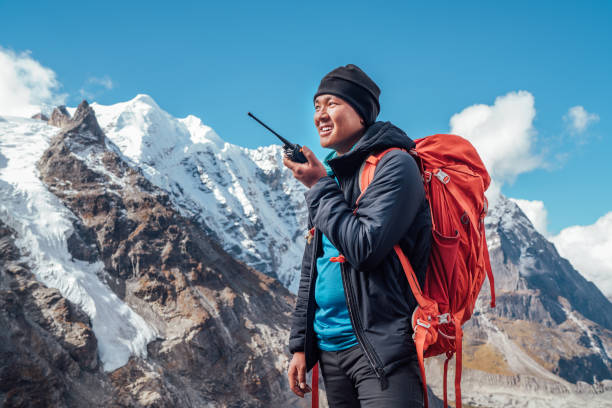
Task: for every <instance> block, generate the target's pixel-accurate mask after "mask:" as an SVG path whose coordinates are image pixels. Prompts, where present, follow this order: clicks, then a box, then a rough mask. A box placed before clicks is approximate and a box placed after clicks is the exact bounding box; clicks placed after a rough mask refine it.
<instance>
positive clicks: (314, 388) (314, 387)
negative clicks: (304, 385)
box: [311, 363, 319, 408]
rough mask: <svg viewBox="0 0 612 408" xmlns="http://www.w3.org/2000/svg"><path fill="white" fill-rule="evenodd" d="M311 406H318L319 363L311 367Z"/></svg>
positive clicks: (317, 407)
mask: <svg viewBox="0 0 612 408" xmlns="http://www.w3.org/2000/svg"><path fill="white" fill-rule="evenodd" d="M311 401H312V408H319V363H316V364H315V365H314V367H313V368H312V400H311Z"/></svg>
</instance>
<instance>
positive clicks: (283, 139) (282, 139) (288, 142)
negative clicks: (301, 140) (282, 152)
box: [247, 112, 294, 147]
mask: <svg viewBox="0 0 612 408" xmlns="http://www.w3.org/2000/svg"><path fill="white" fill-rule="evenodd" d="M247 114H248V115H249V116H250V117H252V118H253V119H255V120H256V121H258V122H259V124H260V125H262V126H263V127H265V128H266V129H268V130H269V131H270V132H272V133H274V134H275V135H276V137H278V138H279V139H280V140H281V142H283V143H284V144H286V145H290V146H291V147H293V146H294V144H293V143H291V142H290V141H288V140H287V139H285V138H284V137H282V136H281V135H279V134H278V133H276V132H275V131H273V130H272V129H270V127H269V126H268V125H266V124H265V123H263V122H262V121H261V120H259V119H257V118H256V117H255V115H253V114H252V113H251V112H248V113H247Z"/></svg>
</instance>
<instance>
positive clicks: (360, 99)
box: [313, 64, 380, 126]
mask: <svg viewBox="0 0 612 408" xmlns="http://www.w3.org/2000/svg"><path fill="white" fill-rule="evenodd" d="M323 94H331V95H336V96H339V97H340V98H342V99H344V100H345V101H347V102H348V103H349V104H350V105H351V106H352V107H353V108H354V109H355V110H356V111H357V113H358V114H359V115H360V116H361V117H362V118H363V120H364V121H365V123H366V126H370V125H371V124H372V123H374V122H375V121H376V117H377V116H378V113H379V112H380V104H379V103H378V97H379V96H380V89H379V88H378V86H377V85H376V83H374V81H372V79H370V77H369V76H367V75H366V73H365V72H363V71H362V70H361V69H360V68H359V67H358V66H356V65H353V64H348V65H346V66H344V67H338V68H336V69H334V70H333V71H331V72H330V73H329V74H327V75H325V76H324V77H323V79H322V80H321V84H319V89H318V90H317V93H316V94H315V96H314V98H313V101H314V100H315V99H316V98H317V96H319V95H323Z"/></svg>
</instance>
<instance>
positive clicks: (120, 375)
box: [0, 102, 295, 407]
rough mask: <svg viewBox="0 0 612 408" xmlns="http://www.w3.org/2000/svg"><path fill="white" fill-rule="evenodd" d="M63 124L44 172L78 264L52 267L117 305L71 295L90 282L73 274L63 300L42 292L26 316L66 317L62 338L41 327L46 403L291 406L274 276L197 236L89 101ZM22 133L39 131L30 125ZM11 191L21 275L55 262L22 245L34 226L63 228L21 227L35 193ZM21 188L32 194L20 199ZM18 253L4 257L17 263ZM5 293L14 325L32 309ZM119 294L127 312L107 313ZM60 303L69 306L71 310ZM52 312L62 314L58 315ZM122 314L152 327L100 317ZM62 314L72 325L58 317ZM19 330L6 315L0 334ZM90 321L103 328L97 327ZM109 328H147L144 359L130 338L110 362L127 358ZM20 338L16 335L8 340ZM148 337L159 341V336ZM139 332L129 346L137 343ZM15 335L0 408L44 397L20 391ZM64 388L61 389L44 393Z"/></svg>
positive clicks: (284, 323) (41, 273)
mask: <svg viewBox="0 0 612 408" xmlns="http://www.w3.org/2000/svg"><path fill="white" fill-rule="evenodd" d="M67 116H68V115H67V112H62V111H58V112H55V113H54V114H53V115H52V119H51V120H52V121H54V123H56V124H63V125H64V127H63V129H62V131H61V132H60V133H59V134H58V135H57V136H55V137H53V138H52V139H51V140H50V141H49V140H46V142H47V146H48V147H47V148H46V150H45V151H44V153H43V154H42V156H41V158H40V161H39V163H38V169H39V176H40V178H41V179H42V181H43V182H44V183H45V185H46V186H47V187H48V189H49V191H51V192H52V193H53V195H54V197H56V198H57V199H59V200H58V202H52V204H53V205H54V206H56V207H57V206H58V205H63V206H64V209H67V210H69V214H71V216H67V215H66V217H67V218H68V217H69V219H68V222H69V223H70V224H72V225H71V228H68V229H65V230H61V231H60V235H62V237H60V239H58V241H61V242H63V243H64V249H65V250H67V252H68V253H69V254H70V259H63V260H62V262H63V263H62V264H61V265H57V263H58V262H56V263H55V264H54V267H55V268H57V269H66V267H67V266H68V265H71V264H75V265H90V266H91V265H97V266H100V267H99V268H97V269H95V270H93V269H91V270H89V271H87V272H89V273H91V275H94V276H93V277H91V276H90V277H89V278H88V279H90V280H93V279H97V280H98V281H99V282H101V285H102V286H105V287H106V288H111V289H112V296H111V295H110V294H109V295H107V296H106V297H105V299H100V298H96V297H95V296H94V297H92V298H89V297H84V295H83V297H79V296H75V293H74V292H81V291H83V292H87V289H88V287H87V285H85V284H83V282H88V280H86V279H83V280H79V279H81V277H78V274H77V275H71V276H69V277H68V278H67V279H68V280H69V282H68V283H67V284H66V285H65V286H63V287H60V290H59V292H58V291H57V290H53V289H48V290H49V291H51V292H52V294H53V296H55V297H56V298H57V299H56V300H47V302H48V303H41V304H38V305H37V307H38V309H40V310H41V311H40V312H37V311H36V310H34V311H33V312H32V313H43V314H44V313H50V312H49V310H55V309H53V307H56V308H59V309H60V310H58V311H57V312H56V315H57V316H59V317H58V318H57V319H60V320H61V319H64V320H65V321H61V323H58V324H57V325H56V326H57V327H55V328H54V327H52V326H53V324H52V323H46V325H47V326H48V327H50V328H49V329H48V330H47V331H49V332H51V335H56V336H55V337H54V338H53V339H50V340H48V343H49V344H48V345H46V344H43V345H41V346H40V347H39V349H40V350H41V351H37V353H39V354H44V358H41V359H39V360H40V363H38V362H36V363H32V365H33V366H34V367H35V369H36V370H38V371H39V372H40V374H36V373H35V374H32V376H35V375H37V376H38V377H36V378H37V379H38V380H39V382H38V383H37V384H38V386H37V387H38V388H39V389H40V394H41V395H44V396H45V397H46V398H48V401H47V402H46V403H45V405H47V406H83V405H93V406H112V405H121V406H198V407H203V406H215V407H216V406H236V407H238V406H245V407H246V406H254V407H257V406H260V407H268V406H288V405H290V404H293V403H294V401H295V399H294V398H293V397H291V396H290V391H289V390H288V387H287V381H286V379H285V372H286V368H287V365H288V360H287V359H288V356H287V354H286V340H287V336H288V329H289V326H288V315H289V314H290V311H291V308H292V304H293V301H294V300H293V296H292V295H291V294H290V293H289V292H288V291H287V290H286V289H285V288H284V287H283V286H282V285H281V284H280V283H279V282H278V281H276V280H275V279H273V278H270V277H268V276H266V275H264V274H261V273H259V272H257V271H255V270H254V269H252V268H250V267H248V266H246V265H245V264H243V263H240V262H237V261H236V260H234V259H233V258H232V257H231V256H229V255H228V254H227V253H226V252H225V251H223V249H222V248H221V247H219V246H218V245H217V244H216V243H214V242H213V241H211V239H210V238H209V237H208V236H207V235H206V234H205V233H204V231H203V230H202V229H201V228H199V227H198V226H197V225H196V224H194V223H192V222H191V221H189V220H187V219H185V218H184V217H183V216H182V215H181V214H179V212H178V211H177V210H175V209H174V207H173V206H172V204H171V202H170V200H169V197H168V194H167V193H165V192H163V191H161V190H160V189H158V188H157V187H155V186H154V185H152V184H151V183H150V182H149V181H148V180H147V179H146V178H145V177H143V176H142V174H141V172H140V171H139V170H136V169H134V168H131V167H129V166H128V165H127V164H126V162H124V161H123V160H122V158H121V156H120V154H119V149H117V148H116V146H114V145H113V144H112V142H110V141H108V140H107V139H106V137H105V135H104V133H103V132H102V131H101V129H100V127H99V126H98V123H97V121H96V118H95V115H94V112H93V110H92V109H91V108H90V107H89V106H88V105H87V103H85V102H84V103H82V104H81V105H80V106H79V107H78V109H77V110H76V112H75V114H74V117H73V118H72V119H70V118H68V117H67ZM21 125H22V126H25V127H28V126H39V127H40V126H44V125H42V124H32V123H29V122H27V121H22V123H21ZM1 130H4V131H5V132H10V131H11V129H9V128H6V129H1ZM13 130H14V129H13ZM43 130H44V131H45V132H49V130H48V129H43ZM47 134H48V133H47ZM8 139H10V135H7V134H6V133H5V134H3V135H2V141H3V142H4V141H6V140H8ZM41 142H45V140H41ZM39 144H40V143H39ZM14 146H15V145H14V144H11V143H3V144H2V145H0V148H2V152H3V153H4V152H9V153H10V154H13V153H14V152H13V151H12V150H11V148H12V147H14ZM39 147H40V146H39ZM5 157H7V159H5V160H4V163H3V167H5V168H4V169H3V171H4V173H2V172H0V177H2V178H4V179H10V176H11V174H12V173H11V171H13V170H14V168H15V166H17V167H18V166H19V164H18V163H15V162H14V160H12V158H11V156H10V155H9V156H5ZM14 183H15V184H11V183H7V182H5V184H4V185H3V189H2V190H1V191H2V194H3V197H2V198H3V200H2V202H3V204H2V208H0V216H1V218H3V219H4V220H6V222H7V223H9V224H12V226H13V227H14V229H15V230H16V231H19V232H20V233H22V236H23V237H25V238H22V237H17V239H16V240H14V243H13V244H11V245H13V246H11V248H13V249H11V251H12V252H11V253H15V251H16V250H17V249H15V248H18V247H19V246H20V245H21V246H22V248H19V249H20V250H24V249H26V248H25V247H24V244H26V243H28V242H35V243H37V245H34V247H33V248H32V251H31V252H32V254H30V256H29V257H28V256H26V257H25V258H24V261H25V263H24V264H23V265H22V266H23V268H27V267H31V266H32V265H36V264H37V261H39V260H41V259H44V258H45V256H47V255H46V254H44V253H42V254H41V253H40V249H41V248H40V246H41V245H42V244H40V243H39V241H36V240H31V241H28V240H29V239H30V238H31V237H32V236H35V235H36V234H37V233H38V232H39V231H37V229H38V228H43V227H44V226H45V225H48V224H52V225H54V223H56V222H57V223H59V222H60V221H58V220H55V219H54V217H53V214H48V216H49V219H48V220H45V219H42V220H39V221H40V222H38V223H35V224H31V223H29V222H30V221H29V220H26V219H23V218H22V217H21V215H22V214H19V213H18V212H17V211H16V209H17V208H18V207H17V206H18V205H19V203H21V202H22V200H24V199H27V198H29V197H28V192H27V189H28V188H30V187H29V186H21V185H20V184H19V181H18V180H17V181H15V182H14ZM20 188H21V189H22V190H25V191H18V190H20ZM41 194H42V193H41ZM38 201H41V200H36V199H34V198H32V200H30V204H29V206H30V207H36V205H38V204H39V203H38ZM49 201H53V200H52V198H49V197H46V198H45V200H44V203H47V204H48V203H49ZM40 205H42V204H40ZM39 215H42V217H45V215H46V214H39ZM62 221H66V220H62ZM7 245H8V244H7ZM9 246H10V245H9ZM37 246H38V247H37ZM61 250H62V248H59V249H58V251H61ZM3 254H4V251H3ZM51 256H52V255H51ZM16 257H17V255H11V256H9V258H10V259H11V260H12V259H13V258H16ZM11 262H14V260H12V261H11ZM28 265H29V266H28ZM34 268H35V269H36V271H35V273H36V277H37V278H38V279H39V280H44V279H47V280H48V281H50V282H54V279H53V277H51V278H50V277H48V276H46V275H45V273H48V274H49V275H53V274H54V273H55V272H56V271H45V270H41V268H40V267H39V266H34ZM92 268H93V267H92ZM2 270H3V280H2V285H3V288H4V286H5V285H8V286H10V285H11V284H12V283H11V281H10V280H8V278H6V279H5V272H4V270H5V267H4V266H3V269H2ZM82 272H83V271H81V273H82ZM56 275H57V274H56ZM6 276H8V275H6ZM54 276H55V275H54ZM58 276H59V275H58ZM75 276H76V277H75ZM30 278H31V277H30ZM13 279H14V278H13ZM13 286H14V284H13ZM39 286H40V285H39ZM11 293H13V292H7V293H5V292H2V301H3V302H12V303H13V304H15V305H16V306H14V308H16V309H15V310H16V311H15V312H14V313H16V316H19V313H22V314H24V313H25V312H23V311H22V310H25V309H28V308H30V307H29V306H28V303H27V301H28V300H27V299H25V298H24V299H23V300H22V299H16V298H15V296H16V295H15V294H14V293H13V294H11ZM50 296H51V295H47V296H42V295H41V297H50ZM62 296H63V297H62ZM113 296H116V297H117V298H118V299H119V300H120V301H121V302H122V303H116V304H113V303H108V304H105V303H104V302H105V301H110V300H109V299H110V298H112V297H113ZM64 297H65V298H71V297H72V298H73V299H75V300H76V303H72V302H69V301H67V300H66V299H64ZM11 299H12V300H11ZM82 299H87V302H82V301H81V300H82ZM111 300H112V299H111ZM62 302H63V303H62ZM79 302H80V303H82V304H78V303H79ZM50 304H57V305H58V306H53V307H50ZM62 305H63V306H62ZM109 306H111V307H109ZM117 308H120V309H122V311H123V312H125V315H126V316H127V315H128V312H127V311H126V310H127V309H129V310H130V312H129V313H131V314H134V315H137V316H138V317H140V319H142V320H143V321H144V324H142V325H140V326H138V325H131V326H122V327H119V328H116V327H113V326H112V324H111V323H112V322H113V320H117V318H111V319H106V320H105V319H102V318H101V317H100V315H103V314H105V313H107V312H110V311H111V309H117ZM31 309H34V307H31ZM64 309H65V310H64ZM79 309H82V310H86V311H87V312H89V313H84V312H82V311H80V310H79ZM3 310H4V309H3ZM62 313H63V315H65V316H68V317H65V318H64V317H62V316H63V315H62ZM88 316H89V317H88ZM124 317H125V316H124ZM119 318H120V317H119ZM33 319H34V318H33ZM16 320H17V322H15V321H12V319H11V318H10V317H9V318H6V319H5V320H3V321H2V324H3V329H4V328H5V327H4V326H6V328H9V327H25V323H23V324H22V323H21V321H20V319H19V318H17V319H16ZM21 320H23V319H21ZM39 320H40V319H39ZM90 321H92V322H99V323H101V324H99V325H98V327H96V324H91V323H90ZM104 324H108V325H109V327H104ZM20 325H21V326H20ZM39 325H40V323H39ZM92 326H93V327H92ZM115 329H117V330H118V332H121V331H122V330H123V331H126V330H127V331H128V332H135V331H139V330H140V331H142V332H144V333H145V334H144V335H141V336H140V337H139V338H140V340H141V343H144V346H145V348H144V350H141V351H139V350H138V344H139V343H138V342H131V343H130V344H132V346H130V347H129V348H128V349H129V350H131V355H128V356H127V357H128V360H127V361H121V362H118V361H117V356H116V355H114V354H115V353H110V352H112V351H117V350H119V351H121V350H122V349H121V348H118V347H114V346H113V345H112V344H110V345H109V344H107V341H110V340H108V339H106V338H104V332H105V330H106V331H113V330H115ZM128 329H129V330H128ZM36 330H39V328H38V327H36V328H34V329H28V328H25V329H22V333H25V335H26V336H27V337H35V336H36V333H37V332H36ZM16 331H17V332H19V330H12V331H7V330H3V332H8V333H15V332H16ZM58 333H59V334H58ZM150 333H153V334H154V336H153V338H151V335H150ZM94 334H95V336H94ZM132 334H133V335H126V338H128V339H132V338H136V337H138V335H137V334H134V333H132ZM18 336H19V333H17V334H14V335H13V336H12V337H10V336H9V337H10V339H11V341H10V342H7V343H6V344H9V345H10V346H9V348H7V352H9V351H10V350H11V348H10V347H13V348H12V350H17V353H16V354H17V355H18V356H20V357H19V358H18V361H17V362H16V363H11V360H4V359H3V360H2V362H1V363H0V367H1V372H2V375H3V381H2V388H1V389H0V400H3V401H4V403H5V404H9V406H10V404H11V401H15V402H14V403H13V405H15V406H18V405H19V403H18V401H20V400H13V399H11V398H14V396H15V395H20V396H21V397H20V398H22V399H21V401H25V405H32V404H36V400H35V399H34V398H36V395H33V394H30V393H28V392H27V386H26V385H24V384H23V383H24V382H27V381H24V378H23V376H22V375H20V374H19V372H16V371H15V370H14V367H16V366H18V365H19V361H21V360H24V359H27V356H28V354H27V350H25V349H27V348H29V347H26V345H27V344H25V343H24V344H23V346H24V347H25V348H21V349H18V348H17V347H18V346H19V344H18V339H19V337H18ZM86 339H89V342H86V341H85V340H86ZM96 339H98V344H97V348H98V353H96V352H95V351H96ZM100 339H103V340H100ZM70 341H72V343H70ZM56 343H57V344H59V345H60V346H58V345H57V344H56ZM103 347H106V348H107V350H109V351H110V352H109V353H108V354H107V355H105V354H104V353H102V352H101V350H102V349H103ZM45 348H48V349H53V350H54V353H55V354H57V355H58V356H59V357H56V358H54V357H53V356H49V355H48V354H49V353H47V351H45ZM37 350H38V349H37ZM4 351H5V350H4V349H3V352H4ZM21 354H23V356H21ZM67 356H68V357H70V358H68V357H67ZM98 356H100V357H98ZM62 359H63V360H62ZM70 359H72V360H73V361H74V362H71V361H70ZM58 360H61V361H59V362H58ZM64 360H66V361H64ZM75 362H76V363H75ZM121 363H123V364H121ZM117 365H119V366H118V367H117ZM65 367H67V368H70V367H72V368H71V370H72V371H70V374H65V375H72V376H73V377H75V378H79V381H82V382H83V383H87V382H88V381H89V382H92V381H93V382H95V383H96V384H101V385H100V386H99V387H98V389H97V391H96V392H91V393H89V392H85V393H83V394H75V393H74V392H73V390H74V388H70V387H68V386H60V387H56V385H57V384H59V383H61V384H66V383H67V382H69V381H68V380H66V378H65V377H61V378H59V377H57V378H59V379H57V378H54V377H53V376H48V377H47V376H46V374H47V373H53V372H54V370H55V371H58V370H59V371H61V370H62V369H64V368H65ZM109 368H110V369H109ZM32 370H34V368H32ZM83 372H85V373H91V375H90V377H92V379H91V381H90V380H87V378H85V377H83V376H86V374H83ZM46 378H48V382H47V381H46ZM26 379H27V378H26ZM5 380H6V381H5ZM24 387H25V388H24ZM83 387H85V386H83ZM56 388H57V389H58V390H57V392H56V391H53V392H51V391H49V392H46V391H45V389H47V390H50V389H54V390H55V389H56ZM85 388H86V390H89V388H87V387H85ZM93 388H95V387H93ZM62 389H65V390H66V391H65V392H62ZM24 390H25V391H24ZM288 399H289V400H290V401H291V402H290V403H288V402H287V401H288Z"/></svg>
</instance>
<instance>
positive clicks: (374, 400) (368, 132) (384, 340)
mask: <svg viewBox="0 0 612 408" xmlns="http://www.w3.org/2000/svg"><path fill="white" fill-rule="evenodd" d="M379 95H380V89H379V88H378V86H377V85H376V84H375V83H374V81H372V79H370V77H368V76H367V75H366V74H365V73H364V72H363V71H362V70H361V69H359V68H358V67H357V66H355V65H352V64H349V65H346V66H344V67H339V68H336V69H335V70H333V71H331V72H330V73H329V74H327V75H326V76H325V77H324V78H323V79H322V80H321V83H320V85H319V89H318V90H317V92H316V94H315V96H314V108H315V113H314V123H315V126H316V127H317V129H318V132H319V136H320V141H321V146H323V147H326V148H330V149H333V151H332V152H331V153H330V154H329V155H328V156H327V158H326V159H325V160H324V162H325V163H321V162H320V161H319V160H318V159H317V158H316V157H315V156H314V154H313V153H312V151H311V150H310V149H308V148H307V147H304V148H303V153H304V155H305V157H306V158H307V159H308V162H307V163H296V162H292V161H290V160H288V159H286V158H285V160H284V164H285V166H287V167H288V168H289V169H290V170H291V171H292V172H293V175H294V177H295V178H296V179H298V180H299V181H300V182H302V183H303V184H304V185H305V186H306V187H308V188H309V191H308V192H307V193H306V195H305V196H306V202H307V205H308V212H309V226H308V228H309V230H310V232H311V233H312V239H309V240H308V243H307V244H306V248H305V251H304V258H303V261H302V275H301V280H300V285H299V290H298V298H297V304H296V307H295V311H294V314H293V321H292V329H291V335H290V339H289V349H290V351H291V352H292V353H293V359H292V361H291V364H290V367H289V372H288V376H289V383H290V386H291V389H292V390H293V391H294V393H295V394H297V395H298V396H300V397H303V396H304V394H305V393H307V392H310V391H311V390H310V387H309V386H308V385H307V384H306V372H307V371H309V370H310V369H311V368H312V367H313V366H314V365H315V363H316V362H317V361H318V362H319V363H320V367H321V371H322V375H323V380H324V382H325V388H326V391H327V398H328V401H329V404H330V407H332V408H333V407H402V408H405V407H420V406H422V405H423V394H422V390H421V381H420V376H419V368H418V363H417V360H416V351H415V347H414V343H413V341H412V338H411V335H412V327H411V323H410V320H411V315H412V312H413V310H414V308H415V307H416V301H415V299H414V297H413V295H412V292H411V291H410V288H409V285H408V282H407V280H406V277H405V275H404V272H403V270H402V267H401V265H400V262H399V259H398V258H397V256H396V255H395V253H394V251H393V246H394V245H395V244H397V243H399V244H400V246H401V247H402V249H403V250H404V253H405V254H406V255H407V256H408V258H409V260H410V262H411V264H412V266H413V268H414V270H415V273H416V275H417V278H418V279H419V282H420V284H421V285H423V284H424V279H425V271H426V267H427V261H428V258H429V250H430V243H431V218H430V212H429V205H428V203H427V200H426V198H425V192H424V188H423V183H422V179H421V175H420V172H419V169H418V167H417V164H416V161H415V160H414V159H413V158H412V157H411V156H410V154H409V153H407V152H406V151H407V150H409V149H411V148H413V147H414V142H413V141H412V140H411V139H410V138H408V136H406V134H405V133H404V132H403V131H402V130H401V129H399V128H397V127H395V126H394V125H392V124H391V123H390V122H376V121H375V120H376V117H377V116H378V113H379V111H380V104H379V101H378V98H379ZM390 147H400V148H402V149H405V150H406V151H401V150H394V151H391V152H389V153H388V154H386V155H385V156H384V157H383V159H382V160H381V161H380V163H379V164H378V166H377V168H376V172H375V174H374V179H373V180H372V182H371V184H370V185H369V187H368V188H367V190H366V191H365V192H364V193H363V195H362V197H361V198H360V199H359V203H358V205H357V204H356V201H357V198H358V197H359V196H360V194H361V191H360V187H359V178H360V169H361V168H362V165H363V163H364V161H365V159H366V158H367V157H369V156H370V155H372V154H374V153H378V152H381V151H383V150H386V149H388V148H390Z"/></svg>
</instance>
